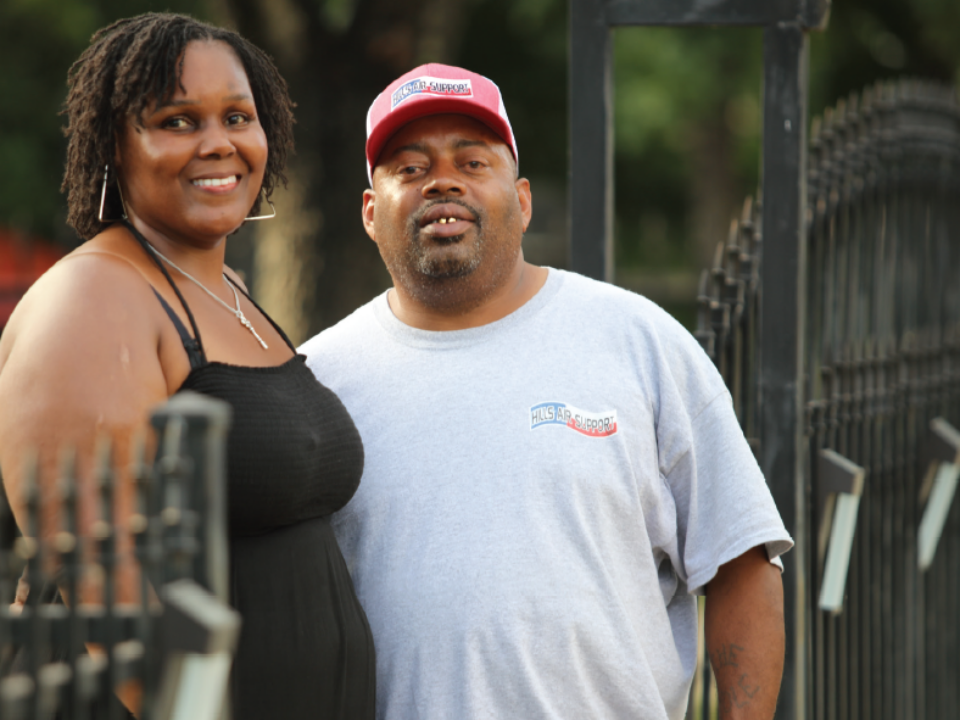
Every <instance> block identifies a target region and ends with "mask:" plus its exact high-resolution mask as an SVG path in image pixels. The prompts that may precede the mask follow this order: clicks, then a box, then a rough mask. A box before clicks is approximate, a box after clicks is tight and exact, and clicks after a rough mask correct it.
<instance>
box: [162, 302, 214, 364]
mask: <svg viewBox="0 0 960 720" xmlns="http://www.w3.org/2000/svg"><path fill="white" fill-rule="evenodd" d="M150 289H151V290H153V294H154V295H156V296H157V300H159V301H160V304H161V305H163V309H164V310H166V311H167V315H169V316H170V319H171V320H172V321H173V325H174V327H175V328H177V334H179V335H180V341H181V342H182V343H183V349H184V350H186V351H187V357H188V358H189V359H190V369H191V370H196V369H197V368H202V367H203V366H204V365H206V364H207V359H206V357H204V355H203V348H201V347H200V343H198V342H197V341H196V340H195V339H194V338H192V337H190V333H189V332H187V328H186V327H185V326H184V324H183V321H182V320H180V317H179V316H178V315H177V313H175V312H174V311H173V308H172V307H170V303H168V302H167V301H166V300H164V299H163V295H161V294H160V293H158V292H157V289H156V288H155V287H152V286H151V288H150Z"/></svg>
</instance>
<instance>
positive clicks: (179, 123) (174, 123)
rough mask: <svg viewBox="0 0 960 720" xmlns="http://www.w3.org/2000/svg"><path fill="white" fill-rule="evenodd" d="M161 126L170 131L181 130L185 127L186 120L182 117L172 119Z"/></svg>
mask: <svg viewBox="0 0 960 720" xmlns="http://www.w3.org/2000/svg"><path fill="white" fill-rule="evenodd" d="M163 126H164V127H165V128H169V129H171V130H182V129H183V128H185V127H187V119H186V118H184V117H172V118H170V119H169V120H167V121H166V122H165V123H163Z"/></svg>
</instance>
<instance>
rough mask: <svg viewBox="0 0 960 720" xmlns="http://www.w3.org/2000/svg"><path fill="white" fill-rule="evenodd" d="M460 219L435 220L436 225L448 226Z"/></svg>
mask: <svg viewBox="0 0 960 720" xmlns="http://www.w3.org/2000/svg"><path fill="white" fill-rule="evenodd" d="M457 219H458V218H440V219H439V220H434V222H435V223H440V224H441V225H446V224H447V223H452V222H456V221H457Z"/></svg>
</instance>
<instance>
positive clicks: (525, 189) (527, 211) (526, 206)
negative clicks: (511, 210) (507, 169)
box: [515, 178, 533, 232]
mask: <svg viewBox="0 0 960 720" xmlns="http://www.w3.org/2000/svg"><path fill="white" fill-rule="evenodd" d="M515 185H516V188H517V200H519V201H520V214H521V216H522V217H523V231H524V232H526V231H527V228H528V227H529V226H530V218H531V217H533V196H532V195H531V194H530V181H529V180H527V179H526V178H519V179H518V180H517V182H516V183H515Z"/></svg>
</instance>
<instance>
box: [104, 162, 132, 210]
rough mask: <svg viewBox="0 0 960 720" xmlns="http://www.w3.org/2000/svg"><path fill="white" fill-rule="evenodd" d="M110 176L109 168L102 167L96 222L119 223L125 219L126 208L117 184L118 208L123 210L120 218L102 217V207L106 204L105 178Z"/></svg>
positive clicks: (107, 166) (106, 166)
mask: <svg viewBox="0 0 960 720" xmlns="http://www.w3.org/2000/svg"><path fill="white" fill-rule="evenodd" d="M109 175H110V166H109V165H104V166H103V189H102V190H100V212H99V213H97V220H99V221H100V222H102V223H112V222H120V220H126V219H127V206H126V205H125V204H124V202H123V192H122V191H121V190H120V183H117V192H118V193H119V194H120V207H122V208H123V217H122V218H105V217H104V216H103V206H104V205H105V204H106V202H107V178H108V176H109Z"/></svg>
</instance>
